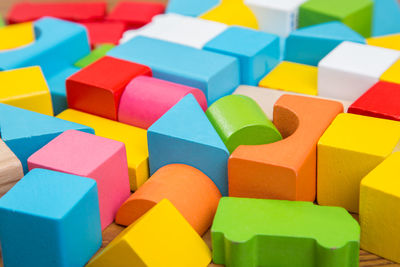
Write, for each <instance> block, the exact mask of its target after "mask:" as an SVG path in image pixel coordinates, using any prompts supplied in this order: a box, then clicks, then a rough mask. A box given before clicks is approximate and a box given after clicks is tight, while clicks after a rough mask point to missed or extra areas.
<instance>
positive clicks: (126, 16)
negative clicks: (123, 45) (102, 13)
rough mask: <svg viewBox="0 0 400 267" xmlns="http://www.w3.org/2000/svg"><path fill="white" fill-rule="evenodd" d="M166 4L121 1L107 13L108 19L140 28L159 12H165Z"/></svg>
mask: <svg viewBox="0 0 400 267" xmlns="http://www.w3.org/2000/svg"><path fill="white" fill-rule="evenodd" d="M164 11H165V4H163V3H152V2H119V3H118V4H117V5H116V6H115V7H114V9H113V10H112V11H111V12H110V13H109V14H108V15H107V18H106V19H107V20H108V21H118V22H122V23H124V24H125V27H126V28H127V29H136V28H140V27H142V26H144V25H146V24H147V23H149V22H150V21H151V19H152V18H153V17H154V16H156V15H159V14H162V13H164Z"/></svg>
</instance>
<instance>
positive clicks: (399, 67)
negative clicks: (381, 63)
mask: <svg viewBox="0 0 400 267" xmlns="http://www.w3.org/2000/svg"><path fill="white" fill-rule="evenodd" d="M380 80H381V81H385V82H391V83H398V84H400V60H397V61H396V63H394V64H393V65H392V66H391V67H390V68H389V69H387V70H386V71H385V72H384V73H383V74H382V76H381V79H380Z"/></svg>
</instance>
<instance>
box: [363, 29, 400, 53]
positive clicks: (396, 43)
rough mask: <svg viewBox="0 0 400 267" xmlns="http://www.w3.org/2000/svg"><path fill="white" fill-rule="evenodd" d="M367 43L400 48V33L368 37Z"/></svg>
mask: <svg viewBox="0 0 400 267" xmlns="http://www.w3.org/2000/svg"><path fill="white" fill-rule="evenodd" d="M367 44H369V45H373V46H379V47H384V48H389V49H395V50H400V33H399V34H392V35H385V36H380V37H372V38H368V39H367Z"/></svg>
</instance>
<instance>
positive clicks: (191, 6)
mask: <svg viewBox="0 0 400 267" xmlns="http://www.w3.org/2000/svg"><path fill="white" fill-rule="evenodd" d="M220 2H221V0H202V1H198V0H170V1H168V4H167V9H166V13H175V14H181V15H184V16H190V17H199V16H201V15H202V14H204V13H206V12H207V11H209V10H210V9H212V8H214V7H216V6H217V5H218V4H219V3H220Z"/></svg>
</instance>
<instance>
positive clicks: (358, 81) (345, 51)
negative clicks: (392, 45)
mask: <svg viewBox="0 0 400 267" xmlns="http://www.w3.org/2000/svg"><path fill="white" fill-rule="evenodd" d="M399 58H400V51H396V50H391V49H386V48H381V47H376V46H370V45H365V44H359V43H352V42H343V43H342V44H340V45H339V46H337V47H336V48H335V49H334V50H332V51H331V52H330V53H329V54H328V55H327V56H326V57H324V58H323V59H322V60H321V61H320V62H319V64H318V94H319V95H320V96H324V97H332V98H339V99H344V100H348V101H355V100H357V99H358V98H359V97H360V96H361V95H362V94H364V93H365V92H366V91H367V90H368V89H370V88H371V87H372V86H373V85H374V84H375V83H377V82H378V81H379V78H380V77H381V75H382V74H383V73H384V72H385V71H386V70H387V69H388V68H389V67H390V66H391V65H393V64H394V63H395V62H396V61H397V60H398V59H399Z"/></svg>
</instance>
